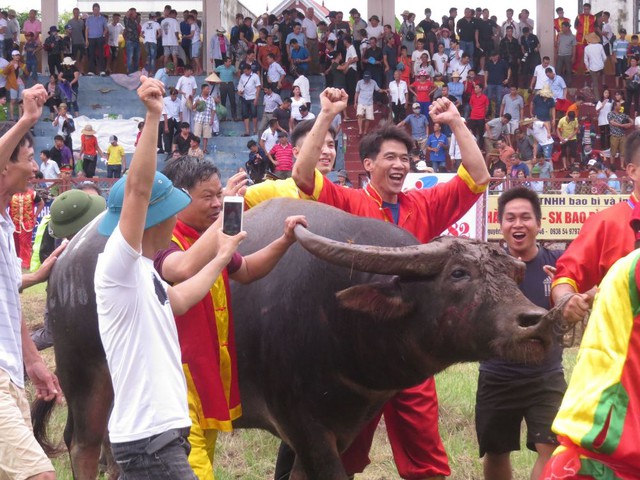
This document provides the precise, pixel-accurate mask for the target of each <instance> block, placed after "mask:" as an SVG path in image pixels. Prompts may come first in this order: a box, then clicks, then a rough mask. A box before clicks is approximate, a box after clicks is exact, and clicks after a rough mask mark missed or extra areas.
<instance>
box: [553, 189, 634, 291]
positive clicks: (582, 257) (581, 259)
mask: <svg viewBox="0 0 640 480" xmlns="http://www.w3.org/2000/svg"><path fill="white" fill-rule="evenodd" d="M632 201H634V200H632ZM632 212H633V209H632V208H631V206H630V205H629V203H628V202H621V203H618V204H617V205H613V206H612V207H609V208H606V209H604V210H602V211H601V212H598V213H596V214H595V215H592V216H590V217H589V218H588V219H587V221H586V222H584V224H583V225H582V229H581V230H580V234H579V235H578V236H577V237H576V239H575V240H574V241H573V242H571V244H570V245H569V247H568V248H567V250H566V251H565V252H564V253H563V254H562V256H561V257H560V258H559V259H558V262H557V263H556V268H557V272H556V275H555V277H554V281H553V284H554V285H557V284H559V283H571V284H575V285H574V286H575V287H577V290H578V292H581V293H583V292H586V291H588V290H590V289H591V288H592V287H594V286H596V285H598V284H599V283H600V281H601V280H602V279H603V278H604V276H605V274H606V273H607V271H608V270H609V268H610V267H611V265H613V264H614V263H615V262H616V261H617V260H619V259H621V258H622V257H624V256H625V255H627V254H629V253H630V252H631V251H633V250H634V245H635V233H634V231H633V229H631V228H630V227H629V222H630V220H631V214H632ZM567 280H568V281H567Z"/></svg>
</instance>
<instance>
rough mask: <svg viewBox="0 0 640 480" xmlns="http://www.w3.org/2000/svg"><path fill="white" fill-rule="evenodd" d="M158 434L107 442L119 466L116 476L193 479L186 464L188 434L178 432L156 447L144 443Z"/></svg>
mask: <svg viewBox="0 0 640 480" xmlns="http://www.w3.org/2000/svg"><path fill="white" fill-rule="evenodd" d="M184 430H187V431H188V429H184ZM159 436H160V435H154V436H152V437H149V438H144V439H142V440H136V441H133V442H125V443H112V444H111V450H112V451H113V458H114V459H115V461H116V463H117V464H118V466H119V467H120V469H121V470H122V475H121V476H120V480H138V479H140V480H148V479H150V478H153V479H175V480H183V479H186V480H197V477H196V476H195V474H194V473H193V470H192V469H191V467H190V466H189V461H188V456H189V451H190V450H191V446H190V445H189V442H188V441H187V436H188V435H181V436H179V437H178V438H176V439H175V440H173V441H171V442H170V443H169V444H167V445H165V446H163V447H162V448H160V449H159V450H157V451H149V450H150V449H149V448H148V447H149V446H150V445H152V442H153V441H154V440H155V439H156V438H158V437H159Z"/></svg>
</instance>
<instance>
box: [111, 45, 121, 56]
mask: <svg viewBox="0 0 640 480" xmlns="http://www.w3.org/2000/svg"><path fill="white" fill-rule="evenodd" d="M118 48H119V47H114V46H113V45H109V50H111V59H114V58H118Z"/></svg>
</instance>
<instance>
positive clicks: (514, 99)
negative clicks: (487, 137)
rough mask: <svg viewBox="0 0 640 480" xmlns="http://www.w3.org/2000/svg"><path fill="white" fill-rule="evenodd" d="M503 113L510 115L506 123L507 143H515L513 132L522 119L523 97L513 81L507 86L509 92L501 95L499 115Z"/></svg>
mask: <svg viewBox="0 0 640 480" xmlns="http://www.w3.org/2000/svg"><path fill="white" fill-rule="evenodd" d="M505 113H508V114H509V115H510V116H511V121H510V122H509V124H508V127H509V131H508V133H509V137H510V138H511V141H510V142H509V143H510V145H515V142H514V136H515V132H516V130H517V129H518V126H519V125H520V121H521V120H523V119H524V99H523V98H522V95H520V94H519V93H518V89H517V88H516V86H515V85H514V84H513V83H512V84H511V85H510V86H509V94H508V95H505V96H504V97H502V103H501V105H500V116H501V117H502V116H504V114H505Z"/></svg>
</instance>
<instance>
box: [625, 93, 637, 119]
mask: <svg viewBox="0 0 640 480" xmlns="http://www.w3.org/2000/svg"><path fill="white" fill-rule="evenodd" d="M627 105H629V110H631V107H632V106H633V112H634V114H635V115H638V109H639V108H638V107H640V88H635V87H634V88H627ZM625 113H629V112H625Z"/></svg>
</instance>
